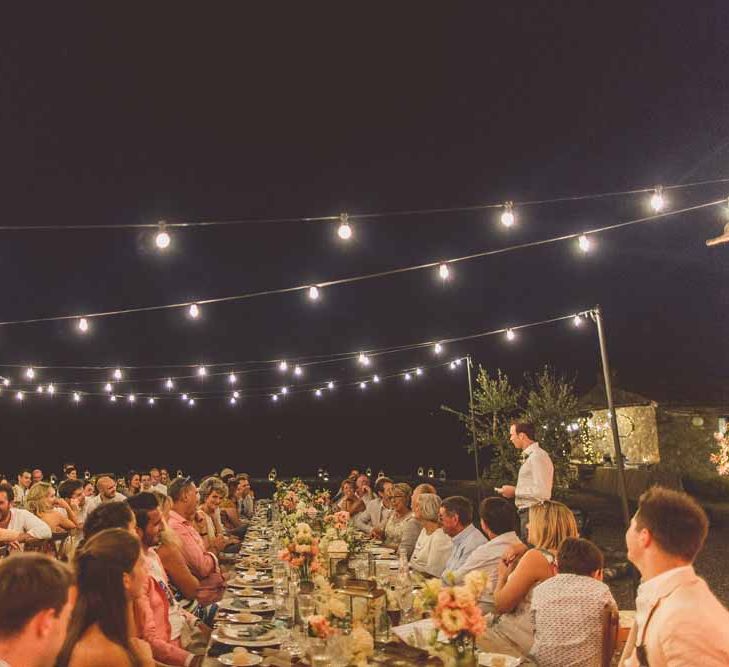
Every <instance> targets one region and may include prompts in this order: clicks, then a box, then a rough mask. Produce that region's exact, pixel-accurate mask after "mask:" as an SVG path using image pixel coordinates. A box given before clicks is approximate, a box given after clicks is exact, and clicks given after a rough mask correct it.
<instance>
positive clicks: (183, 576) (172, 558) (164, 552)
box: [154, 493, 200, 608]
mask: <svg viewBox="0 0 729 667" xmlns="http://www.w3.org/2000/svg"><path fill="white" fill-rule="evenodd" d="M154 495H155V498H157V503H158V504H159V508H160V512H161V513H162V531H161V532H160V536H159V538H160V544H159V547H157V555H158V556H159V557H160V560H161V561H162V565H163V566H164V568H165V572H166V573H167V575H168V576H169V579H170V583H171V585H172V587H173V589H174V590H176V591H177V592H178V594H179V595H178V597H179V598H180V599H183V600H192V601H194V600H195V599H196V598H197V597H198V589H199V588H200V582H199V581H198V579H197V578H196V577H195V576H194V575H193V574H192V572H190V568H189V567H188V566H187V562H186V561H185V557H184V556H183V554H182V540H180V538H179V537H178V536H177V533H175V531H174V530H171V529H170V527H169V518H170V511H171V510H172V499H171V498H170V497H169V496H165V495H164V494H162V493H155V494H154ZM190 606H191V607H193V608H194V605H190Z"/></svg>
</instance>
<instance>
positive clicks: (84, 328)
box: [78, 317, 89, 333]
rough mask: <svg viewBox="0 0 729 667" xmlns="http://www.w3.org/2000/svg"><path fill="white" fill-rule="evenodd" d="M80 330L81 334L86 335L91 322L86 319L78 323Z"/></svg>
mask: <svg viewBox="0 0 729 667" xmlns="http://www.w3.org/2000/svg"><path fill="white" fill-rule="evenodd" d="M78 330H79V331H80V332H81V333H86V332H87V331H88V330H89V321H88V320H87V319H86V318H85V317H82V318H81V319H80V320H79V321H78Z"/></svg>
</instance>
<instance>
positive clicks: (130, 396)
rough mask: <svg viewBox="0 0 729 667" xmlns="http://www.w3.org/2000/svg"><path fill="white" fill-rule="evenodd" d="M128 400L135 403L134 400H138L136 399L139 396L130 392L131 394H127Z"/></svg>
mask: <svg viewBox="0 0 729 667" xmlns="http://www.w3.org/2000/svg"><path fill="white" fill-rule="evenodd" d="M127 400H128V401H129V402H130V403H134V402H136V400H137V397H136V396H135V395H134V394H129V396H127Z"/></svg>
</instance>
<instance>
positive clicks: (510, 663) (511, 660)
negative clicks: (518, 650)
mask: <svg viewBox="0 0 729 667" xmlns="http://www.w3.org/2000/svg"><path fill="white" fill-rule="evenodd" d="M494 658H504V667H516V665H518V664H519V658H515V657H514V656H512V655H504V654H503V653H479V654H478V664H479V665H482V667H492V665H493V664H494V663H493V659H494Z"/></svg>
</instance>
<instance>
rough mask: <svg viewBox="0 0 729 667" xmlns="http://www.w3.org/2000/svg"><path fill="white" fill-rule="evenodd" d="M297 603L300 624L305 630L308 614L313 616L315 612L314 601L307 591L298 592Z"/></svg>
mask: <svg viewBox="0 0 729 667" xmlns="http://www.w3.org/2000/svg"><path fill="white" fill-rule="evenodd" d="M298 603H299V617H300V618H301V625H302V627H303V628H304V631H305V632H306V629H307V627H308V621H309V616H313V615H314V614H315V613H316V601H315V600H314V596H313V595H309V594H308V593H299V597H298Z"/></svg>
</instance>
